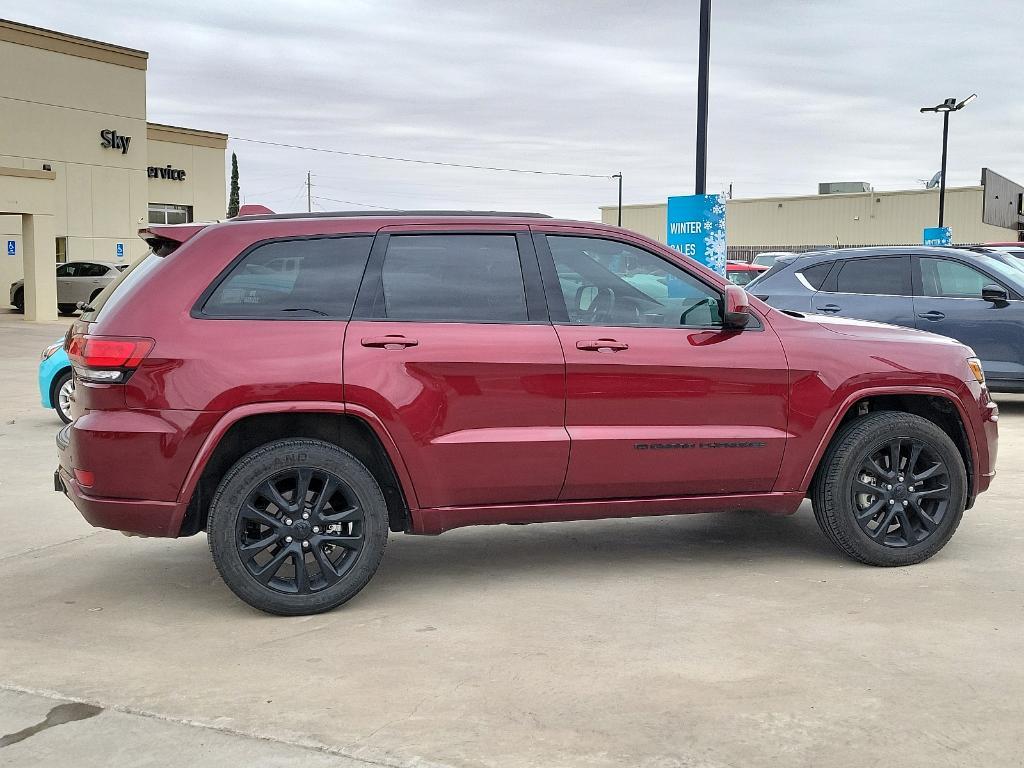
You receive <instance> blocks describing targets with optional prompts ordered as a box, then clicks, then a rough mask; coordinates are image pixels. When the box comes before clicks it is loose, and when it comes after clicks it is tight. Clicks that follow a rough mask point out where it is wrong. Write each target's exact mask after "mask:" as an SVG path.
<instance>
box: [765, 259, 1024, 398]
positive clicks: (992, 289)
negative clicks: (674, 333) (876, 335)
mask: <svg viewBox="0 0 1024 768" xmlns="http://www.w3.org/2000/svg"><path fill="white" fill-rule="evenodd" d="M1018 261H1019V260H1016V261H1008V260H1006V259H1004V258H1001V257H999V258H997V257H996V256H994V255H992V254H982V253H972V252H970V251H965V250H960V249H956V248H927V247H886V248H848V249H841V250H832V251H817V252H814V253H806V254H801V255H799V256H784V257H781V258H779V259H778V260H777V261H776V262H775V265H774V266H773V267H772V268H771V269H770V270H769V271H768V272H765V273H764V274H763V275H761V277H759V278H758V279H756V280H754V281H753V282H751V283H750V284H749V285H748V286H747V290H748V291H749V292H750V293H752V294H753V295H755V296H757V297H758V298H760V299H763V300H764V301H767V302H768V303H769V304H771V305H772V306H773V307H777V308H778V309H782V310H789V311H795V312H801V313H812V312H813V313H819V314H827V315H839V316H842V317H853V318H858V319H861V320H876V321H878V322H882V323H890V324H892V325H902V326H906V327H907V328H918V329H920V330H922V331H931V332H933V333H938V334H941V335H942V336H950V337H952V338H954V339H956V340H957V341H961V342H963V343H964V344H967V345H969V346H970V347H972V348H973V349H974V352H975V354H977V356H978V357H979V358H981V361H982V364H983V366H984V368H985V375H986V378H987V379H988V386H989V389H990V390H992V391H993V392H1024V269H1021V267H1020V266H1018V263H1017V262H1018Z"/></svg>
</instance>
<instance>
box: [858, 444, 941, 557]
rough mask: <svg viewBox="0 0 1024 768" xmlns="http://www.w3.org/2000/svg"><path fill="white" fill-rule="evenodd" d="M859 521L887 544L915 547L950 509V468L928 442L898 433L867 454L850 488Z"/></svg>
mask: <svg viewBox="0 0 1024 768" xmlns="http://www.w3.org/2000/svg"><path fill="white" fill-rule="evenodd" d="M851 491H852V493H853V497H854V498H853V503H854V507H855V509H856V518H857V524H858V525H859V526H860V528H861V530H862V531H864V533H866V534H867V535H868V536H869V537H870V538H872V539H874V540H876V541H878V542H879V543H881V544H883V545H885V546H887V547H910V546H914V545H915V544H919V543H921V542H922V541H924V540H925V539H927V538H928V537H929V536H931V535H932V534H934V533H935V531H937V530H939V527H940V525H941V523H942V520H943V518H944V517H945V516H946V513H947V512H948V511H949V502H950V487H949V470H948V469H947V468H946V465H945V463H944V462H943V461H942V459H941V457H939V456H938V455H936V454H935V452H934V451H933V450H932V449H931V448H930V447H929V446H928V445H926V444H925V443H924V442H923V441H921V440H918V439H914V438H902V437H894V438H891V439H890V440H888V441H886V442H884V443H882V444H881V445H880V446H878V449H877V450H875V451H873V452H872V453H871V454H869V455H868V456H867V458H865V459H864V461H863V462H862V463H861V466H860V474H859V476H858V477H857V479H856V480H855V481H854V483H853V487H852V489H851Z"/></svg>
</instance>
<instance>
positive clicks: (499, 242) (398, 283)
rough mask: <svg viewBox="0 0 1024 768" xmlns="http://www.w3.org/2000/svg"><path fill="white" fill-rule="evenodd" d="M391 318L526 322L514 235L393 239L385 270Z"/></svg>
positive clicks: (386, 306) (387, 308)
mask: <svg viewBox="0 0 1024 768" xmlns="http://www.w3.org/2000/svg"><path fill="white" fill-rule="evenodd" d="M381 282H382V284H383V288H384V315H385V317H387V318H388V319H391V320H425V321H430V320H433V321H449V322H463V323H516V322H525V321H526V319H527V315H526V290H525V288H524V286H523V272H522V267H521V266H520V263H519V248H518V246H517V245H516V238H515V236H514V235H392V236H391V237H390V238H389V240H388V250H387V253H386V254H385V256H384V265H383V268H382V271H381Z"/></svg>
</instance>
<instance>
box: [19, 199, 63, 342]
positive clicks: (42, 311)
mask: <svg viewBox="0 0 1024 768" xmlns="http://www.w3.org/2000/svg"><path fill="white" fill-rule="evenodd" d="M21 221H22V226H21V232H22V239H23V242H24V244H25V255H24V256H23V257H22V258H23V259H24V264H25V319H26V320H35V321H37V322H46V321H50V322H54V321H56V320H57V241H56V238H55V235H54V226H53V216H52V215H51V214H39V213H34V214H25V215H24V216H22V219H21Z"/></svg>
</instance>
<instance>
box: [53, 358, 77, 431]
mask: <svg viewBox="0 0 1024 768" xmlns="http://www.w3.org/2000/svg"><path fill="white" fill-rule="evenodd" d="M70 381H72V376H71V369H70V368H68V369H67V370H66V371H64V372H63V373H61V374H60V375H59V376H57V377H56V378H55V379H54V380H53V383H52V384H51V385H50V403H51V404H52V405H53V410H55V411H56V412H57V415H58V416H60V420H61V421H63V422H64V423H65V424H70V423H71V415H70V413H68V412H67V411H65V410H64V408H63V407H62V404H61V390H62V389H63V388H64V385H65V384H67V383H68V382H70Z"/></svg>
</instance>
